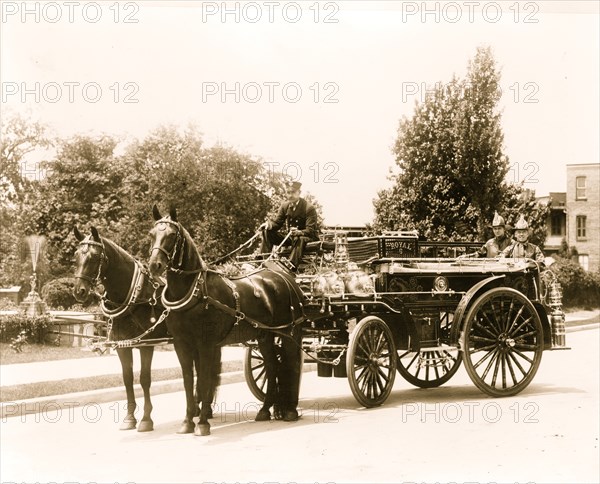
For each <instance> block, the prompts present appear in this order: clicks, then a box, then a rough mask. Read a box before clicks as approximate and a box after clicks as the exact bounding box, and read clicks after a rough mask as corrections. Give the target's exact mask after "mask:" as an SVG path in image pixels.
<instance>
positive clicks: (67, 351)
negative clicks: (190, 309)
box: [0, 343, 173, 365]
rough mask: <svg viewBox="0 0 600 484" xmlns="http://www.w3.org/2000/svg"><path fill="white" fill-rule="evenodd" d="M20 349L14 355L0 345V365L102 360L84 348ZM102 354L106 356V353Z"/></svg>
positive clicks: (162, 348)
mask: <svg viewBox="0 0 600 484" xmlns="http://www.w3.org/2000/svg"><path fill="white" fill-rule="evenodd" d="M172 348H173V345H165V346H157V347H156V349H155V351H167V350H171V349H172ZM22 349H23V352H22V353H16V352H15V351H14V350H13V349H12V348H11V347H10V345H9V344H8V343H0V365H12V364H14V363H32V362H35V361H52V360H71V359H77V358H102V356H99V355H98V354H96V353H93V352H91V351H85V347H75V346H53V345H40V344H26V345H24V346H23V348H22ZM104 354H105V355H108V352H106V353H104Z"/></svg>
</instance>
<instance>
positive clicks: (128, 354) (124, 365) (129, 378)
mask: <svg viewBox="0 0 600 484" xmlns="http://www.w3.org/2000/svg"><path fill="white" fill-rule="evenodd" d="M117 355H118V356H119V361H120V362H121V370H122V372H123V384H124V385H125V393H126V394H127V408H126V414H125V418H124V419H123V422H122V423H121V426H120V427H119V430H132V429H134V428H135V426H136V424H137V420H136V418H135V416H134V412H135V408H136V403H135V393H134V391H133V350H132V349H131V348H117Z"/></svg>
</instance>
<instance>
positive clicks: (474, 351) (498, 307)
mask: <svg viewBox="0 0 600 484" xmlns="http://www.w3.org/2000/svg"><path fill="white" fill-rule="evenodd" d="M463 339H464V341H463V350H464V359H465V368H466V370H467V373H468V374H469V377H471V380H472V381H473V383H475V385H476V386H477V387H478V388H479V389H480V390H482V391H483V392H485V393H487V394H489V395H491V396H494V397H501V396H510V395H516V394H517V393H519V392H521V391H522V390H523V389H524V388H526V387H527V385H529V383H530V382H531V380H532V379H533V377H534V376H535V374H536V372H537V370H538V368H539V364H540V361H541V357H542V351H543V348H544V334H543V328H542V324H541V322H540V319H539V316H538V314H537V311H536V310H535V308H534V307H533V304H531V302H530V301H529V300H528V299H527V298H526V297H525V296H524V295H523V294H521V293H520V292H519V291H516V290H514V289H505V288H497V289H492V290H491V291H488V292H487V293H485V294H484V295H482V296H481V297H479V298H478V299H477V300H476V301H475V303H474V304H473V306H472V308H471V309H470V310H469V313H468V315H467V319H466V323H465V328H464V337H463Z"/></svg>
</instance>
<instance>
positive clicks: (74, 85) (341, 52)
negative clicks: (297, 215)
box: [0, 0, 600, 225]
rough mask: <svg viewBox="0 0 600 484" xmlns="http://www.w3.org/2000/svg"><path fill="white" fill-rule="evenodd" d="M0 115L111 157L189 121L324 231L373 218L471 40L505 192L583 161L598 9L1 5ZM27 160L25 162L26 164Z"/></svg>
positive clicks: (595, 129) (595, 118)
mask: <svg viewBox="0 0 600 484" xmlns="http://www.w3.org/2000/svg"><path fill="white" fill-rule="evenodd" d="M0 4H1V5H0V7H1V13H2V19H1V23H0V28H1V29H2V30H1V32H0V82H1V87H2V111H1V112H0V116H1V117H2V118H3V119H6V116H8V115H9V113H11V112H15V111H16V112H19V113H23V114H24V115H26V116H29V117H31V118H32V119H35V120H39V121H41V122H44V123H46V124H47V125H49V126H50V127H51V129H52V132H53V133H54V134H56V135H57V136H60V137H63V138H65V137H70V136H72V135H74V134H78V133H79V134H89V135H99V134H103V133H106V134H111V135H115V136H119V137H120V139H122V140H123V145H124V144H126V143H127V142H129V141H131V140H132V139H134V138H143V137H144V136H145V135H146V134H148V133H149V132H150V131H151V130H153V129H155V128H156V127H158V126H159V125H161V124H168V123H172V124H175V125H178V126H181V127H185V126H186V125H188V124H190V123H191V124H194V125H196V126H197V127H198V129H199V131H200V132H202V133H203V135H204V139H205V141H206V144H207V145H209V146H210V145H212V144H214V143H222V144H226V145H228V146H231V147H233V148H235V149H238V150H240V151H243V152H246V153H249V154H251V155H253V156H256V157H260V158H261V159H262V160H263V161H264V162H265V163H266V165H267V167H268V168H269V169H270V170H273V171H284V172H285V173H287V174H288V175H290V176H292V177H293V178H294V179H297V180H299V181H301V182H302V183H303V190H304V191H305V192H306V191H308V192H310V193H311V194H313V195H314V196H315V197H316V198H317V199H318V200H319V202H320V203H321V205H322V206H323V213H324V216H325V222H326V223H327V224H329V225H362V224H364V223H367V222H370V221H372V219H373V215H374V214H373V204H372V201H373V199H374V198H376V196H377V192H378V190H381V189H382V188H386V187H389V186H390V181H389V180H388V175H389V173H390V170H391V169H393V168H394V165H395V164H394V157H393V154H392V152H391V147H392V145H393V143H394V140H395V138H396V134H397V128H398V123H399V121H400V120H401V119H402V117H403V116H408V117H409V116H411V114H412V112H413V109H414V104H415V102H416V101H418V100H422V98H423V96H425V94H426V91H427V86H432V85H433V84H435V83H436V82H440V83H442V84H443V83H445V82H448V81H449V80H450V79H451V78H452V76H453V75H454V74H456V75H458V76H464V75H465V73H466V68H467V63H468V61H469V59H471V58H472V57H473V56H474V55H475V51H476V48H477V47H478V46H490V47H491V48H492V51H493V53H494V57H495V59H496V61H497V62H498V65H499V66H500V68H501V73H502V78H501V87H502V93H503V94H502V98H501V101H500V106H499V107H500V109H501V110H502V113H503V117H502V126H503V129H504V134H505V153H506V155H507V156H508V158H509V160H510V164H511V170H510V172H509V175H508V179H509V181H512V182H520V181H523V182H524V183H525V186H526V187H527V188H531V189H534V190H535V191H536V194H537V195H539V196H543V195H547V194H548V193H549V192H551V191H558V192H560V191H566V185H565V183H566V165H567V164H571V163H598V160H599V139H598V133H599V132H600V126H599V113H600V103H599V79H598V77H599V72H600V66H599V62H598V59H599V57H600V55H599V54H600V53H599V52H598V51H599V50H600V49H599V46H600V35H599V25H600V21H599V16H598V14H599V10H598V8H599V7H598V2H595V1H583V2H561V1H553V2H528V1H522V2H516V1H514V0H513V1H508V2H483V1H472V2H471V1H464V2H417V1H414V2H413V1H406V2H405V1H387V2H377V1H372V2H359V1H356V2H352V1H349V2H344V1H340V2H316V1H308V2H285V1H272V2H271V1H265V2H227V3H226V2H175V1H171V2H168V3H167V2H158V1H156V2H116V1H114V0H113V1H108V2H81V1H73V2H68V1H65V2H21V1H18V2H16V1H14V2H13V1H1V2H0ZM34 156H35V155H34Z"/></svg>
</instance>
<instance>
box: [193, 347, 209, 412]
mask: <svg viewBox="0 0 600 484" xmlns="http://www.w3.org/2000/svg"><path fill="white" fill-rule="evenodd" d="M194 364H195V366H196V390H195V392H196V393H195V395H194V397H195V399H196V405H197V408H196V413H195V414H194V417H200V405H201V404H202V397H201V395H202V389H201V383H200V382H201V379H200V359H199V358H198V356H197V355H196V356H195V358H194ZM208 418H213V410H212V406H211V407H210V408H209V409H208Z"/></svg>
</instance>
